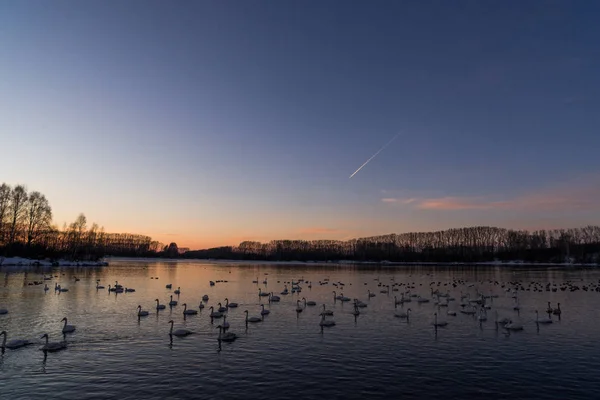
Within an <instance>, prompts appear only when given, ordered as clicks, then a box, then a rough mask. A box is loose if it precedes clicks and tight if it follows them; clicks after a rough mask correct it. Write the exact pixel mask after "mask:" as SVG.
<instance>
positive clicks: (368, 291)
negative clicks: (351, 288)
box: [367, 290, 375, 297]
mask: <svg viewBox="0 0 600 400" xmlns="http://www.w3.org/2000/svg"><path fill="white" fill-rule="evenodd" d="M367 293H369V297H375V293H371V291H370V290H367Z"/></svg>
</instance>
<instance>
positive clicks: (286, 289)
mask: <svg viewBox="0 0 600 400" xmlns="http://www.w3.org/2000/svg"><path fill="white" fill-rule="evenodd" d="M279 294H284V295H285V294H288V288H287V285H283V291H282V292H281V293H279Z"/></svg>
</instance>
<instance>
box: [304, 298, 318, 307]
mask: <svg viewBox="0 0 600 400" xmlns="http://www.w3.org/2000/svg"><path fill="white" fill-rule="evenodd" d="M302 300H303V301H304V306H316V305H317V302H316V301H312V300H309V301H306V298H304V297H303V298H302Z"/></svg>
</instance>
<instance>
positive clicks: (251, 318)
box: [244, 310, 262, 323]
mask: <svg viewBox="0 0 600 400" xmlns="http://www.w3.org/2000/svg"><path fill="white" fill-rule="evenodd" d="M244 312H245V313H246V323H248V322H261V321H262V319H261V318H258V317H250V318H248V310H246V311H244Z"/></svg>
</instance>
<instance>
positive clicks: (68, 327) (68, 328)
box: [61, 317, 75, 333]
mask: <svg viewBox="0 0 600 400" xmlns="http://www.w3.org/2000/svg"><path fill="white" fill-rule="evenodd" d="M61 321H65V324H64V325H63V328H62V333H71V332H75V325H67V317H64V318H63V319H61Z"/></svg>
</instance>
